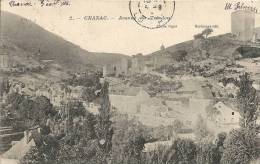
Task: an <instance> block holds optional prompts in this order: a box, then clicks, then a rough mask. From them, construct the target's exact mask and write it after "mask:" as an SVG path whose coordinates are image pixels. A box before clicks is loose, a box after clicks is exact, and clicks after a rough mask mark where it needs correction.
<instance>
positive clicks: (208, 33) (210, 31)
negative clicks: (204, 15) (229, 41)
mask: <svg viewBox="0 0 260 164" xmlns="http://www.w3.org/2000/svg"><path fill="white" fill-rule="evenodd" d="M212 32H213V30H212V29H211V28H207V29H205V30H203V31H202V33H201V34H202V35H205V38H208V36H209V35H210V34H211V33H212Z"/></svg>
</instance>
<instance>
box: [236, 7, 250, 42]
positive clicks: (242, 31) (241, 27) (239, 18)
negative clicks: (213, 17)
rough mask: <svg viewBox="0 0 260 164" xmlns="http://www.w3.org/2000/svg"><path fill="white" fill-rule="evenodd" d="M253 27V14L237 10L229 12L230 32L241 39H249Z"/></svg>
mask: <svg viewBox="0 0 260 164" xmlns="http://www.w3.org/2000/svg"><path fill="white" fill-rule="evenodd" d="M254 29H255V14H254V13H253V12H251V11H246V10H238V11H235V12H233V13H232V14H231V32H232V34H234V35H236V36H237V37H238V38H239V39H240V40H242V41H251V40H252V38H253V35H254Z"/></svg>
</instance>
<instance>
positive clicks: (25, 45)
mask: <svg viewBox="0 0 260 164" xmlns="http://www.w3.org/2000/svg"><path fill="white" fill-rule="evenodd" d="M0 31H1V39H4V40H6V41H7V42H8V43H12V44H14V45H15V46H17V47H18V48H20V49H23V51H24V52H28V53H31V54H33V55H37V53H38V51H39V50H40V54H41V55H40V58H41V59H53V60H54V61H55V62H57V64H60V65H61V66H62V67H64V68H68V69H78V68H79V67H82V66H83V67H84V66H88V67H91V68H94V67H101V66H103V65H105V64H110V63H114V62H116V61H118V60H120V59H121V58H122V57H127V56H125V55H122V54H114V53H95V52H89V51H87V50H84V49H82V48H81V47H79V46H77V45H75V44H73V43H71V42H69V41H66V40H65V39H63V38H62V37H60V36H57V35H56V34H53V33H51V32H48V31H47V30H45V29H43V28H42V27H40V26H39V25H37V24H35V23H33V22H32V21H30V20H28V19H25V18H22V17H20V16H18V15H15V14H12V13H9V12H3V11H2V12H1V30H0ZM90 42H91V41H90Z"/></svg>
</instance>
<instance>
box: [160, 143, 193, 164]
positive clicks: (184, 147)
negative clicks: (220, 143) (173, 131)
mask: <svg viewBox="0 0 260 164" xmlns="http://www.w3.org/2000/svg"><path fill="white" fill-rule="evenodd" d="M196 154H197V152H196V144H195V143H194V142H193V141H192V140H190V139H177V140H175V141H174V143H173V145H172V146H171V148H170V149H169V150H167V152H166V153H165V155H164V157H163V158H164V159H163V160H164V161H163V163H178V164H193V163H196Z"/></svg>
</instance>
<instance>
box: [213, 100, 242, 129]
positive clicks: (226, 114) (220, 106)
mask: <svg viewBox="0 0 260 164" xmlns="http://www.w3.org/2000/svg"><path fill="white" fill-rule="evenodd" d="M213 108H215V109H216V110H217V111H218V114H217V115H216V119H215V122H216V123H217V124H238V123H239V119H240V114H239V112H237V111H236V110H233V109H232V108H230V107H228V106H227V105H225V104H224V103H223V102H218V103H216V104H215V105H214V106H213Z"/></svg>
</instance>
